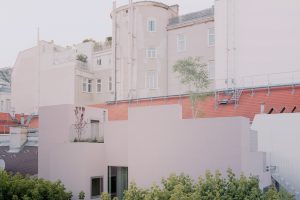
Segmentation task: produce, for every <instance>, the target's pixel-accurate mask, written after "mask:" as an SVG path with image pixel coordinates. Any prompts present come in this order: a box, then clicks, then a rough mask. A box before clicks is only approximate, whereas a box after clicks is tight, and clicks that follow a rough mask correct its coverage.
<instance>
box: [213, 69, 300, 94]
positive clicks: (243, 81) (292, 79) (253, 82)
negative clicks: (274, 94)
mask: <svg viewBox="0 0 300 200" xmlns="http://www.w3.org/2000/svg"><path fill="white" fill-rule="evenodd" d="M227 82H228V80H227V79H216V80H215V84H216V89H217V90H225V88H226V86H227V84H228V86H229V88H258V87H266V88H268V87H274V86H281V85H291V86H293V85H296V84H299V83H300V71H291V72H280V73H270V74H257V75H251V76H243V77H239V78H237V79H235V80H229V83H227Z"/></svg>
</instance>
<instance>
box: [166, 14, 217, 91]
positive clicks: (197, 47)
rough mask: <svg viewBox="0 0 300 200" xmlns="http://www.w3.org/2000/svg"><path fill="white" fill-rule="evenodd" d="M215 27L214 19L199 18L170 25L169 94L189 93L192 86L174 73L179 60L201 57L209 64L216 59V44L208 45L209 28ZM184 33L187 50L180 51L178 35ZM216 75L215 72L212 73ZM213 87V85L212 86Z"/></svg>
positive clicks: (202, 60)
mask: <svg viewBox="0 0 300 200" xmlns="http://www.w3.org/2000/svg"><path fill="white" fill-rule="evenodd" d="M209 28H214V21H213V19H209V20H204V21H203V20H202V21H201V20H198V21H196V22H194V23H191V24H189V25H182V26H180V27H177V28H172V27H168V29H169V30H168V77H167V78H168V94H169V95H173V94H184V93H188V92H189V91H190V90H191V89H192V88H189V87H188V86H185V85H183V84H182V83H181V82H180V79H179V78H178V74H176V73H174V71H173V66H174V65H175V63H176V62H177V61H178V60H181V59H185V58H188V57H200V58H201V62H202V63H205V64H207V67H208V63H209V62H212V61H214V46H209V45H208V29H209ZM179 34H183V35H184V36H185V38H186V50H185V51H183V52H178V50H177V36H178V35H179ZM212 77H214V74H213V75H212ZM210 89H213V85H211V88H210Z"/></svg>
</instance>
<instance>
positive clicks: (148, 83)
mask: <svg viewBox="0 0 300 200" xmlns="http://www.w3.org/2000/svg"><path fill="white" fill-rule="evenodd" d="M151 73H152V75H153V73H154V76H153V77H152V78H154V80H150V79H149V77H150V74H151ZM145 88H147V89H149V90H155V89H158V74H157V71H156V70H149V71H147V72H146V74H145Z"/></svg>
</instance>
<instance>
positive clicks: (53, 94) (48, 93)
mask: <svg viewBox="0 0 300 200" xmlns="http://www.w3.org/2000/svg"><path fill="white" fill-rule="evenodd" d="M74 66H75V64H74V62H68V63H63V64H59V65H53V66H51V67H49V68H46V69H41V71H40V92H39V93H40V103H39V105H40V106H50V105H59V104H74V103H75V98H74V96H75V84H74V83H75V67H74Z"/></svg>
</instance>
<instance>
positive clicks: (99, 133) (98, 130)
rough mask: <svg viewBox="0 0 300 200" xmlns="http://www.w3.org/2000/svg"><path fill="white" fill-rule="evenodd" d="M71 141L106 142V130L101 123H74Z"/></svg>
mask: <svg viewBox="0 0 300 200" xmlns="http://www.w3.org/2000/svg"><path fill="white" fill-rule="evenodd" d="M70 141H71V142H89V143H104V131H103V125H102V124H101V123H86V124H83V125H78V124H72V125H71V131H70Z"/></svg>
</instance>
